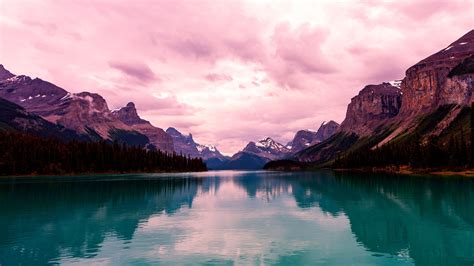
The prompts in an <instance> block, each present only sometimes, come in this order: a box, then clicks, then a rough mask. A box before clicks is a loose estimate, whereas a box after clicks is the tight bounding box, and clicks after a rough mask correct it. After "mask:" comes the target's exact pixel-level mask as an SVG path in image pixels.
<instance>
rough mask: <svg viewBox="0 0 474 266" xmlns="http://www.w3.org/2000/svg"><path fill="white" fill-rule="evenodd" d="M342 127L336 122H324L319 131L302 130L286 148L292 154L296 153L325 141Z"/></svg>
mask: <svg viewBox="0 0 474 266" xmlns="http://www.w3.org/2000/svg"><path fill="white" fill-rule="evenodd" d="M339 127H340V125H339V124H338V123H336V122H334V121H332V120H331V121H329V122H327V123H326V122H323V123H322V124H321V126H320V127H319V129H318V131H316V132H314V131H311V130H308V129H306V130H300V131H298V132H296V134H295V136H294V138H293V140H292V141H290V142H288V144H287V145H286V147H287V148H288V149H290V150H291V153H296V152H299V151H301V150H304V149H306V148H308V147H309V146H312V145H315V144H318V143H320V142H322V141H325V140H326V139H328V138H329V137H331V136H332V135H334V133H336V131H337V130H338V129H339Z"/></svg>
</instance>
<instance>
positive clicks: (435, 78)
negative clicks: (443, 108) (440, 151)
mask: <svg viewBox="0 0 474 266" xmlns="http://www.w3.org/2000/svg"><path fill="white" fill-rule="evenodd" d="M473 54H474V30H471V31H470V32H468V33H467V34H465V35H464V36H462V37H461V38H459V39H458V40H457V41H455V42H453V43H452V44H450V45H449V46H448V47H446V48H444V49H443V50H441V51H439V52H437V53H435V54H433V55H431V56H429V57H427V58H425V59H423V60H421V61H420V62H419V63H417V64H416V65H414V66H412V67H410V68H409V69H408V70H407V71H406V77H405V79H404V80H403V82H402V87H401V89H402V92H403V97H402V102H403V106H402V109H401V111H400V113H401V117H402V118H406V117H410V116H411V117H415V116H416V115H419V114H423V113H427V112H429V111H433V110H434V109H435V108H437V107H439V106H440V105H443V104H449V103H454V104H467V103H470V102H471V101H472V100H473V99H472V75H471V76H470V75H469V74H468V73H464V74H461V75H449V74H450V72H451V71H452V70H453V69H454V68H455V67H456V66H457V65H459V64H461V63H463V61H464V60H466V59H468V58H469V57H471V56H472V55H473Z"/></svg>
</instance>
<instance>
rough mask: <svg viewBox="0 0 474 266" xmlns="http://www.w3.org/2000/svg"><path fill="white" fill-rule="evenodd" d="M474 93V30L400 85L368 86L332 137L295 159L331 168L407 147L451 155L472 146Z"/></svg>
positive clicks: (417, 66) (416, 68) (425, 62)
mask: <svg viewBox="0 0 474 266" xmlns="http://www.w3.org/2000/svg"><path fill="white" fill-rule="evenodd" d="M473 90H474V30H471V31H469V32H468V33H466V34H465V35H464V36H462V37H461V38H459V39H458V40H456V41H454V42H453V43H451V44H450V45H448V46H447V47H445V48H443V49H441V50H440V51H438V52H436V53H434V54H433V55H431V56H428V57H427V58H425V59H423V60H421V61H420V62H418V63H417V64H415V65H413V66H412V67H410V68H408V69H407V70H406V73H405V77H404V78H403V79H402V80H401V81H395V82H382V83H381V84H377V85H367V86H365V87H364V88H363V89H362V90H361V91H360V92H359V94H358V95H356V96H355V97H353V98H352V99H351V102H350V103H349V105H348V107H347V113H346V117H345V119H344V121H343V122H342V123H341V126H340V128H339V129H338V130H337V132H336V133H335V134H334V135H333V136H331V137H330V138H328V139H326V140H325V141H322V142H320V143H318V144H316V145H311V146H310V147H307V148H306V149H303V150H301V151H299V152H297V153H295V154H294V156H293V157H292V158H291V159H292V160H294V161H297V162H303V163H306V164H310V165H312V166H330V165H332V164H333V163H334V162H335V161H336V160H337V159H338V158H341V157H348V156H350V155H351V154H359V155H360V154H362V153H363V152H370V151H373V150H375V149H377V148H380V147H385V146H387V144H389V145H391V146H397V145H399V146H403V145H407V144H408V143H417V144H416V145H419V146H420V147H425V146H427V145H430V147H431V148H430V147H428V148H430V149H434V150H436V151H440V152H443V151H445V154H448V155H449V152H448V151H447V149H448V146H449V145H450V144H449V142H453V141H456V140H457V139H459V140H463V141H462V142H461V144H462V145H465V142H468V141H465V140H467V139H469V136H468V134H469V132H470V129H469V124H470V122H469V119H470V118H469V110H470V105H471V103H472V102H473V101H474V96H473ZM409 155H410V154H406V156H409ZM372 160H374V159H372ZM282 164H287V162H283V161H282ZM272 167H273V168H278V163H276V162H273V163H272Z"/></svg>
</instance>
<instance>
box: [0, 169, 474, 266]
mask: <svg viewBox="0 0 474 266" xmlns="http://www.w3.org/2000/svg"><path fill="white" fill-rule="evenodd" d="M0 208H1V211H2V216H1V217H2V219H0V228H1V229H0V264H1V265H12V264H14V265H16V264H28V265H30V264H36V265H37V264H46V263H74V262H76V263H104V264H111V265H112V264H113V265H115V264H141V263H145V264H148V263H153V264H155V263H164V264H170V263H180V264H187V263H217V264H227V263H228V264H232V263H238V264H260V263H263V264H282V265H284V264H287V263H290V262H291V263H295V264H297V263H300V264H305V263H309V264H314V263H322V264H329V265H331V264H335V265H338V264H339V265H341V264H357V263H359V264H391V265H393V264H395V265H399V264H400V265H402V264H403V265H406V264H417V265H472V264H473V263H474V180H469V179H454V178H449V179H448V178H445V179H443V178H432V177H431V178H423V177H416V178H414V177H406V176H385V175H363V174H347V173H334V172H331V171H320V172H300V173H279V172H232V171H217V172H207V173H197V174H159V175H153V174H150V175H143V174H141V175H119V176H89V177H51V178H10V179H8V178H7V179H2V180H1V181H0Z"/></svg>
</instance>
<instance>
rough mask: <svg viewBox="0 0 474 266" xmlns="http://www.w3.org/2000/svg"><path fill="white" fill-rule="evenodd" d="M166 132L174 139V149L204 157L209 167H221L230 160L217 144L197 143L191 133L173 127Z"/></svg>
mask: <svg viewBox="0 0 474 266" xmlns="http://www.w3.org/2000/svg"><path fill="white" fill-rule="evenodd" d="M166 133H167V134H168V135H169V136H170V137H171V138H172V139H173V145H174V150H175V151H176V152H177V153H178V154H184V155H189V156H191V157H198V158H202V159H203V160H204V162H205V163H206V164H207V166H208V168H209V169H217V168H221V165H222V164H223V163H225V162H226V161H227V160H228V157H226V156H224V155H223V154H222V153H221V152H220V151H219V150H218V149H217V148H216V147H215V146H212V145H201V144H199V143H196V142H195V141H194V139H193V135H192V134H191V133H190V134H188V135H184V134H182V133H181V132H179V131H178V130H177V129H176V128H173V127H170V128H168V129H166Z"/></svg>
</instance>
